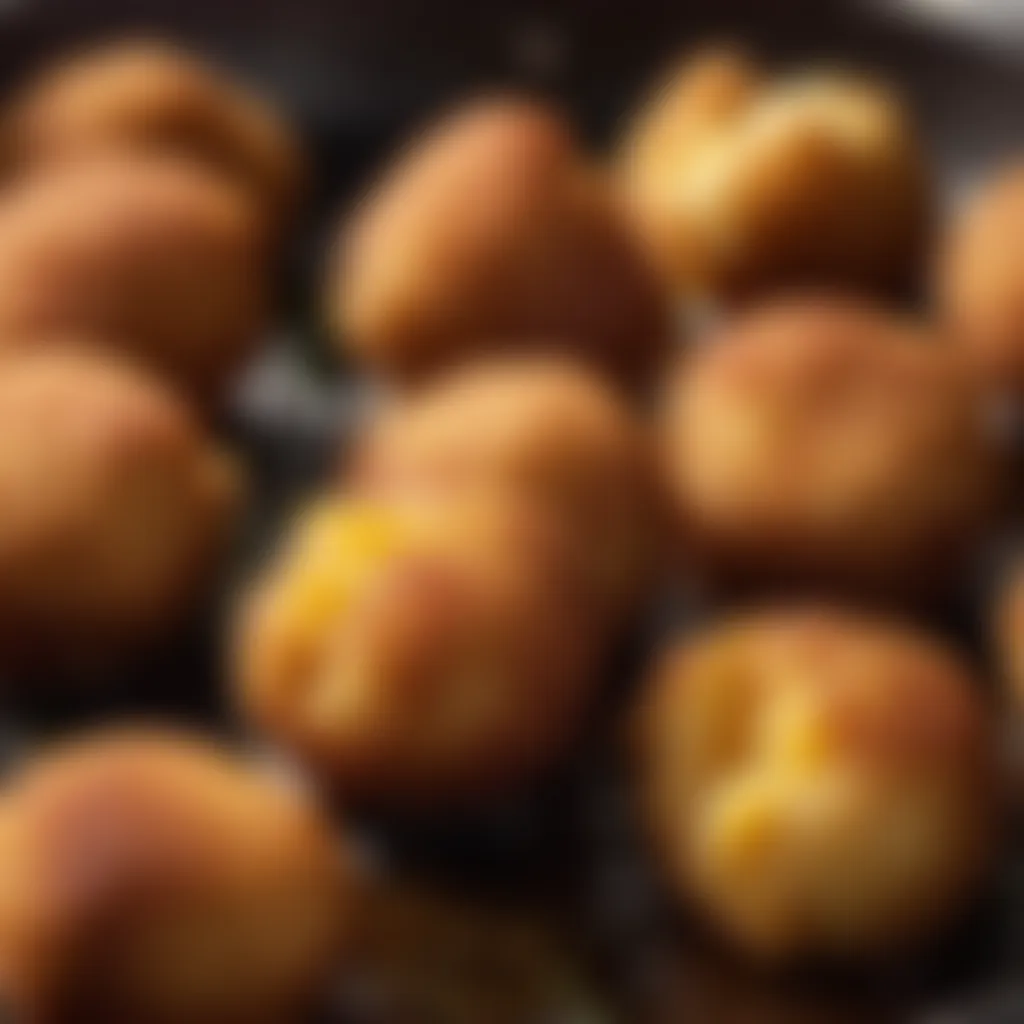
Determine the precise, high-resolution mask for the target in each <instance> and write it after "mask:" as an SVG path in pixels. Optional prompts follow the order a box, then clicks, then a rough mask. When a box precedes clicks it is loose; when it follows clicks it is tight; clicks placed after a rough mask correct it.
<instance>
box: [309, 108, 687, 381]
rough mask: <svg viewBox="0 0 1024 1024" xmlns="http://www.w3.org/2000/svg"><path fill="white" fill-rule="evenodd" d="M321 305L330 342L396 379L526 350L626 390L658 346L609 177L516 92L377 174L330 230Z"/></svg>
mask: <svg viewBox="0 0 1024 1024" xmlns="http://www.w3.org/2000/svg"><path fill="white" fill-rule="evenodd" d="M327 305H328V317H329V320H330V323H331V325H332V329H333V331H334V332H335V334H336V335H337V338H338V340H339V343H343V344H345V345H346V346H347V347H348V348H349V349H350V350H351V351H352V352H354V353H355V354H356V355H357V356H358V357H359V358H360V359H362V360H364V361H365V362H367V363H369V364H371V365H373V366H375V367H377V368H378V369H379V370H382V371H384V372H385V373H386V374H388V375H390V376H392V377H394V378H397V379H399V380H404V381H406V382H408V381H410V380H417V379H422V378H423V377H425V376H427V375H430V374H433V373H435V372H436V371H438V370H440V369H444V368H445V367H447V366H449V365H451V364H453V363H457V362H461V361H464V360H465V359H467V358H468V357H472V356H475V355H479V354H481V353H484V352H493V351H497V350H522V349H524V348H539V349H546V350H552V349H554V350H562V351H568V352H571V353H573V354H575V355H579V356H580V357H582V358H583V359H585V360H588V361H590V362H591V363H592V364H594V365H596V366H599V367H601V368H602V369H604V370H606V371H608V372H610V373H611V374H612V375H613V376H614V377H616V378H618V379H621V380H623V381H626V382H628V383H630V384H633V383H636V382H637V381H642V380H643V379H645V378H646V377H647V376H648V375H649V373H650V372H651V371H652V370H653V369H654V368H655V367H656V365H657V363H658V362H659V360H660V357H661V355H662V353H663V352H664V348H665V342H666V340H667V321H666V308H665V300H664V296H662V295H661V293H660V291H659V289H658V285H657V282H656V280H655V278H654V277H653V275H652V272H651V269H650V268H649V267H648V266H647V264H646V262H645V256H644V254H643V253H642V251H641V247H640V246H639V245H638V244H637V241H636V239H634V237H633V233H632V230H631V225H629V224H628V218H627V217H626V216H625V213H624V211H622V210H620V209H619V208H618V204H617V201H616V199H615V198H614V197H613V195H612V191H611V189H610V187H609V185H608V183H606V182H605V181H604V180H603V179H601V178H599V176H598V174H597V172H596V171H595V170H594V169H593V168H591V167H589V166H588V165H586V164H585V162H584V159H583V157H582V156H581V155H580V154H579V152H578V151H577V149H576V143H575V140H574V139H573V138H572V136H571V134H570V131H569V129H568V127H567V126H566V125H565V124H564V123H563V122H562V121H561V120H560V119H559V118H558V116H557V115H556V114H555V113H554V112H552V111H550V110H548V109H546V108H544V107H542V106H539V105H535V104H531V103H529V102H527V101H525V100H523V101H518V100H511V99H509V100H493V101H482V102H478V103H476V104H473V105H471V106H469V107H468V108H464V109H460V110H458V111H456V112H455V113H454V114H453V115H451V116H450V117H449V118H448V119H447V120H445V121H443V122H442V123H441V124H440V125H439V126H437V127H436V128H435V129H434V130H433V131H431V132H428V133H427V135H426V136H425V137H424V138H423V139H422V140H421V141H420V142H419V143H418V144H417V145H415V146H413V147H412V148H411V149H410V150H408V151H407V152H406V153H405V154H404V155H403V156H401V157H400V158H399V159H398V160H397V162H396V163H395V164H394V165H393V166H392V167H391V168H389V169H388V170H387V171H386V172H385V174H384V175H383V177H382V178H381V180H380V181H379V183H378V184H377V186H376V188H375V189H374V190H373V191H372V192H371V194H370V195H369V196H368V197H367V199H366V200H365V202H364V203H363V204H362V206H361V207H360V208H359V209H358V210H357V211H356V214H355V217H354V218H353V220H352V222H351V223H346V224H345V225H344V227H343V231H342V233H341V235H340V237H339V240H338V242H337V245H336V250H335V253H334V256H333V259H332V264H331V268H330V270H329V276H328V284H327Z"/></svg>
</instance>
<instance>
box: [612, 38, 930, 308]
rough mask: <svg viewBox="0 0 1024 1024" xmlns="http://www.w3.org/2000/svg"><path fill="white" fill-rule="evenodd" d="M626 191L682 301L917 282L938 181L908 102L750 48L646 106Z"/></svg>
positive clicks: (685, 70) (633, 132)
mask: <svg viewBox="0 0 1024 1024" xmlns="http://www.w3.org/2000/svg"><path fill="white" fill-rule="evenodd" d="M621 162H622V170H623V175H624V182H625V187H626V189H627V192H628V193H629V195H630V196H631V198H632V200H633V203H634V206H635V208H636V211H637V213H638V215H639V220H640V223H641V225H642V226H643V228H644V232H645V235H646V236H647V237H648V239H649V241H650V243H651V246H652V248H653V251H654V252H655V253H656V254H657V256H658V259H659V261H660V263H661V264H662V266H663V269H664V270H665V272H666V275H667V277H668V279H669V280H670V281H671V282H672V284H673V287H674V290H675V291H676V293H677V294H678V295H679V296H680V298H682V299H684V300H695V301H700V302H708V301H711V302H716V303H726V304H728V303H733V302H736V301H741V300H744V299H747V298H749V297H750V296H752V295H756V294H764V293H766V292H769V291H772V290H776V289H779V288H787V289H788V288H792V287H799V286H805V285H811V286H828V287H844V288H851V289H857V290H865V291H868V292H884V293H890V292H897V291H902V290H904V289H906V288H907V286H908V285H910V284H913V283H915V279H916V275H917V274H918V273H919V272H920V270H921V266H920V264H921V260H922V258H923V255H924V248H925V246H926V243H927V238H928V234H929V226H930V220H931V216H930V208H931V189H930V187H929V182H928V175H927V173H926V170H925V167H924V161H923V158H922V154H921V152H920V149H919V146H918V142H917V140H916V138H915V137H914V132H913V129H912V127H911V125H910V123H909V119H908V117H907V114H906V112H905V111H904V110H903V108H902V105H901V103H900V102H899V99H898V98H897V97H896V96H894V95H893V94H891V93H890V92H889V91H887V90H886V89H885V88H884V87H882V86H881V85H879V84H877V83H874V82H871V81H869V80H864V79H860V78H857V77H852V76H850V75H847V74H843V73H840V72H838V71H832V72H829V71H823V72H802V73H798V74H792V75H786V76H781V77H774V76H771V75H768V74H767V73H765V72H764V71H763V70H762V69H761V68H759V67H757V66H756V64H754V63H753V62H751V61H750V60H748V59H747V58H746V57H744V56H743V55H741V54H739V53H736V52H731V51H713V52H708V53H704V54H700V55H698V56H696V57H695V58H693V59H691V60H688V61H686V62H685V63H684V64H683V65H682V66H681V67H680V68H679V69H677V70H676V71H675V72H674V73H673V74H672V75H670V76H669V77H668V78H666V79H665V80H664V81H663V82H662V83H661V84H660V86H659V88H658V89H657V91H656V92H655V93H654V95H653V96H652V98H651V99H650V100H649V101H648V103H647V104H646V106H645V107H643V109H642V110H641V111H640V112H639V113H638V115H637V117H636V119H635V121H634V122H633V124H632V126H631V128H630V130H629V131H628V133H627V138H626V140H625V142H624V144H623V152H622V155H621Z"/></svg>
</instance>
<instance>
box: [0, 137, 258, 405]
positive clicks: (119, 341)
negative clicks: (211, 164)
mask: <svg viewBox="0 0 1024 1024" xmlns="http://www.w3.org/2000/svg"><path fill="white" fill-rule="evenodd" d="M261 236H262V232H261V229H260V228H259V226H258V224H257V223H256V221H255V220H254V218H253V215H252V213H251V211H250V210H249V208H248V205H247V204H246V203H245V202H244V201H243V200H241V199H240V198H239V196H238V194H237V192H236V191H235V190H233V189H231V188H230V187H228V186H225V185H224V184H223V183H221V182H220V181H219V180H218V179H216V178H214V177H211V176H210V175H208V174H206V173H205V172H203V171H201V170H198V169H196V168H195V167H193V166H190V165H189V164H186V163H181V162H172V161H170V160H165V159H147V158H142V157H131V158H122V157H116V156H112V157H102V158H97V159H96V160H95V161H89V162H83V163H79V164H75V165H74V166H69V167H64V168H57V169H54V170H53V171H51V172H49V173H41V174H40V175H38V176H37V177H34V178H31V179H30V180H28V181H26V182H24V183H22V184H20V185H18V186H16V187H14V188H13V189H12V190H10V191H9V192H8V193H7V194H6V195H5V197H4V198H3V200H2V201H0V338H2V339H3V340H2V341H0V348H6V347H11V346H14V345H32V344H43V343H45V342H47V341H48V340H50V339H53V338H57V337H60V336H62V335H65V336H79V337H85V336H89V337H91V338H93V339H105V343H106V344H107V345H108V346H110V347H112V348H116V349H118V350H120V351H122V352H124V353H126V354H128V355H129V356H131V357H132V358H134V359H137V360H138V361H139V362H142V363H145V364H146V365H147V366H150V367H152V368H153V369H155V370H157V371H158V372H159V373H161V374H162V375H164V376H166V377H167V379H169V380H170V381H172V382H174V384H175V385H177V386H179V387H181V388H182V389H183V390H184V391H186V392H187V393H188V394H190V395H193V396H195V397H197V398H199V399H200V400H201V401H203V402H209V401H213V400H215V399H216V398H218V397H220V396H221V395H222V394H223V392H224V390H225V388H226V387H227V385H228V383H229V382H230V380H231V378H232V376H233V375H234V374H235V373H236V372H237V370H238V369H239V368H240V365H241V364H242V363H243V362H244V360H245V359H246V357H247V356H248V355H249V354H250V352H251V351H252V349H253V347H254V346H255V344H256V342H257V341H258V340H259V331H260V329H261V327H262V325H263V319H264V305H265V303H266V300H267V294H266V289H267V281H266V267H265V263H266V259H265V251H264V250H265V246H264V244H263V240H262V237H261Z"/></svg>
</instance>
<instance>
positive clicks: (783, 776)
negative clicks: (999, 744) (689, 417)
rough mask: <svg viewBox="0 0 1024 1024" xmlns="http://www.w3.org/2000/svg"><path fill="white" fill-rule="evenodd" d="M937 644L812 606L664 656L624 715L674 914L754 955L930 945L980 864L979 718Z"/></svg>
mask: <svg viewBox="0 0 1024 1024" xmlns="http://www.w3.org/2000/svg"><path fill="white" fill-rule="evenodd" d="M973 684H974V680H972V679H971V677H970V673H969V672H968V671H967V670H966V669H965V668H964V667H963V666H962V665H961V664H960V663H959V662H958V660H957V659H956V658H955V657H954V656H953V655H952V654H951V653H950V652H948V651H947V650H945V649H944V648H943V647H942V646H941V645H940V644H938V643H937V642H935V641H932V640H930V639H928V638H926V637H924V636H923V635H918V634H916V633H914V632H913V631H911V630H909V629H905V628H903V627H900V626H896V625H891V624H885V623H882V622H879V621H875V620H871V619H866V618H861V617H859V616H856V615H854V614H851V613H845V612H840V611H834V610H828V609H814V608H806V609H805V608H801V609H778V610H772V611H766V612H760V613H753V614H749V615H747V616H746V617H741V618H738V619H736V620H734V621H731V622H729V623H727V624H725V625H721V626H718V627H715V628H712V629H711V630H710V631H708V632H707V633H704V634H700V635H698V636H697V637H696V638H694V639H691V640H689V641H687V642H683V643H681V644H680V645H679V646H677V647H676V648H674V649H673V650H672V651H671V652H670V653H669V654H668V655H667V656H666V657H665V658H664V660H663V661H662V662H661V664H660V666H659V667H658V669H657V671H656V673H655V678H654V681H653V684H652V686H651V689H650V691H649V694H648V696H647V698H646V701H645V703H644V704H643V706H642V709H641V713H640V715H639V719H638V731H637V738H638V741H639V743H638V749H639V759H640V760H639V763H640V786H641V792H642V801H643V808H644V813H645V814H646V815H647V817H648V822H649V825H650V828H651V830H652V835H653V836H654V839H655V842H656V844H657V848H658V850H659V852H660V854H661V857H662V860H663V862H664V866H665V868H666V870H667V873H668V877H669V878H670V880H671V882H672V883H673V884H674V885H675V886H676V887H677V889H678V891H679V893H680V895H681V896H683V898H685V899H686V900H688V901H692V902H693V903H694V904H695V905H697V906H698V907H700V908H702V909H703V911H704V912H705V913H706V914H707V915H708V917H709V918H710V919H711V920H712V921H713V922H714V924H715V925H717V927H718V928H719V929H720V930H721V931H722V932H723V933H724V934H725V935H727V936H728V937H729V938H730V939H731V940H732V941H733V942H734V943H735V944H736V945H737V946H738V947H739V948H741V949H742V950H744V951H745V952H747V953H748V954H749V955H751V956H753V957H754V958H758V959H763V960H766V961H774V962H776V963H777V962H780V961H784V960H793V959H805V958H810V959H817V958H823V959H848V958H855V959H859V958H869V959H870V958H874V957H876V956H882V955H886V954H890V953H893V952H902V951H909V950H910V949H911V947H914V946H916V945H917V944H918V943H927V942H928V940H929V939H931V938H932V937H933V936H934V935H935V933H936V931H937V930H941V929H942V928H943V927H945V926H947V925H948V924H950V923H951V922H952V920H953V919H954V918H955V917H956V915H957V914H958V913H959V912H960V911H962V910H963V909H964V907H965V905H966V903H967V902H969V900H970V898H971V897H972V895H973V894H974V892H975V886H976V884H977V883H978V882H979V880H980V877H981V872H982V870H983V868H984V867H985V866H986V865H987V861H988V857H989V853H990V847H991V839H992V833H993V825H994V820H995V799H994V797H995V791H994V779H995V776H994V773H993V764H992V761H991V757H992V749H991V745H990V742H989V741H990V739H991V736H990V730H989V722H988V716H987V714H986V712H985V711H984V708H983V705H982V703H981V699H980V697H979V695H978V694H977V693H976V692H975V691H974V687H973Z"/></svg>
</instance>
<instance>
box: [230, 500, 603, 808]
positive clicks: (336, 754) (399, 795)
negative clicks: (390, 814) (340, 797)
mask: <svg viewBox="0 0 1024 1024" xmlns="http://www.w3.org/2000/svg"><path fill="white" fill-rule="evenodd" d="M560 542H561V538H560V537H559V536H557V535H555V534H553V533H551V532H550V531H549V523H548V521H547V520H546V519H544V518H538V517H537V516H536V515H535V514H534V510H533V508H532V506H527V505H525V504H516V503H515V502H513V501H512V500H511V499H510V497H509V496H507V495H502V496H498V497H496V498H492V497H483V496H481V495H473V496H465V495H459V496H451V497H445V498H444V499H440V498H438V497H437V496H436V495H434V494H429V495H420V496H418V497H413V496H408V495H407V496H405V497H404V498H403V499H401V500H399V499H397V498H396V497H395V496H393V495H392V496H390V497H389V498H387V499H381V498H373V497H371V498H352V499H344V498H340V497H337V496H330V497H327V498H325V499H323V500H322V501H321V502H319V503H317V504H315V505H314V506H313V507H312V508H311V509H310V510H309V511H308V512H307V514H306V515H305V516H304V517H303V518H302V519H301V520H300V522H299V523H298V524H297V528H296V530H295V532H294V533H293V535H292V538H291V543H290V544H289V545H288V546H287V547H286V548H285V550H284V552H283V557H282V558H281V559H280V561H279V562H278V564H276V566H274V567H272V569H271V571H270V572H269V573H268V575H267V578H266V579H265V580H264V581H263V583H262V585H261V586H258V587H257V589H256V591H255V594H254V596H253V598H252V599H251V601H250V603H249V605H248V606H247V607H246V608H244V610H243V614H242V616H241V626H240V629H239V633H238V636H237V646H236V678H237V684H238V690H239V694H240V701H241V705H242V708H243V710H244V711H245V712H246V713H247V714H248V716H249V717H250V718H251V719H253V720H254V721H255V722H256V723H257V724H258V725H259V726H261V727H262V728H263V729H264V730H265V731H266V732H267V733H268V734H269V735H270V736H271V737H273V738H275V739H277V740H278V741H280V743H281V745H282V746H283V747H285V748H286V749H289V750H291V751H292V752H294V753H295V754H296V755H297V756H298V758H299V760H300V761H304V762H306V763H307V765H309V766H311V767H312V768H313V770H314V771H315V772H317V773H318V774H320V775H321V776H322V777H323V778H324V779H326V780H327V781H328V782H330V783H332V784H333V785H334V786H335V787H336V788H338V789H339V790H340V791H342V792H343V793H345V794H346V795H348V796H350V797H351V798H353V799H356V800H358V801H363V802H368V803H379V804H385V805H391V806H393V807H396V808H398V809H401V810H406V809H410V810H414V811H418V810H421V809H427V808H430V807H433V806H435V805H448V806H453V805H455V804H465V803H472V802H473V801H475V800H478V799H481V798H483V797H486V796H488V795H491V794H493V793H495V792H497V791H499V790H500V791H504V790H505V789H506V788H510V787H514V786H516V785H518V784H520V783H523V782H524V781H526V780H527V779H529V778H530V777H532V776H533V775H534V774H535V773H537V772H538V771H539V770H540V769H542V768H543V767H544V766H545V765H546V764H547V763H548V762H549V761H550V760H551V759H552V758H553V757H554V756H555V755H556V754H557V753H558V752H559V751H560V749H561V747H562V746H563V745H564V743H565V741H566V739H567V737H568V736H569V735H570V734H571V732H572V731H573V726H574V725H575V723H576V719H577V718H578V716H579V713H580V711H581V709H582V707H583V705H584V703H585V701H586V698H587V696H588V694H589V690H590V687H591V684H592V682H593V678H592V675H593V674H592V671H591V669H592V662H593V655H594V653H595V652H594V651H593V648H594V646H595V641H594V638H593V636H592V635H591V633H590V631H589V630H588V629H587V628H586V627H587V626H588V625H589V623H590V615H589V612H588V611H587V610H586V609H585V607H584V605H583V603H582V601H581V600H580V598H579V596H578V594H577V593H576V587H575V584H574V581H573V575H572V572H571V571H570V569H569V566H568V565H566V564H565V563H564V561H563V560H562V559H563V552H562V550H561V543H560Z"/></svg>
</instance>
